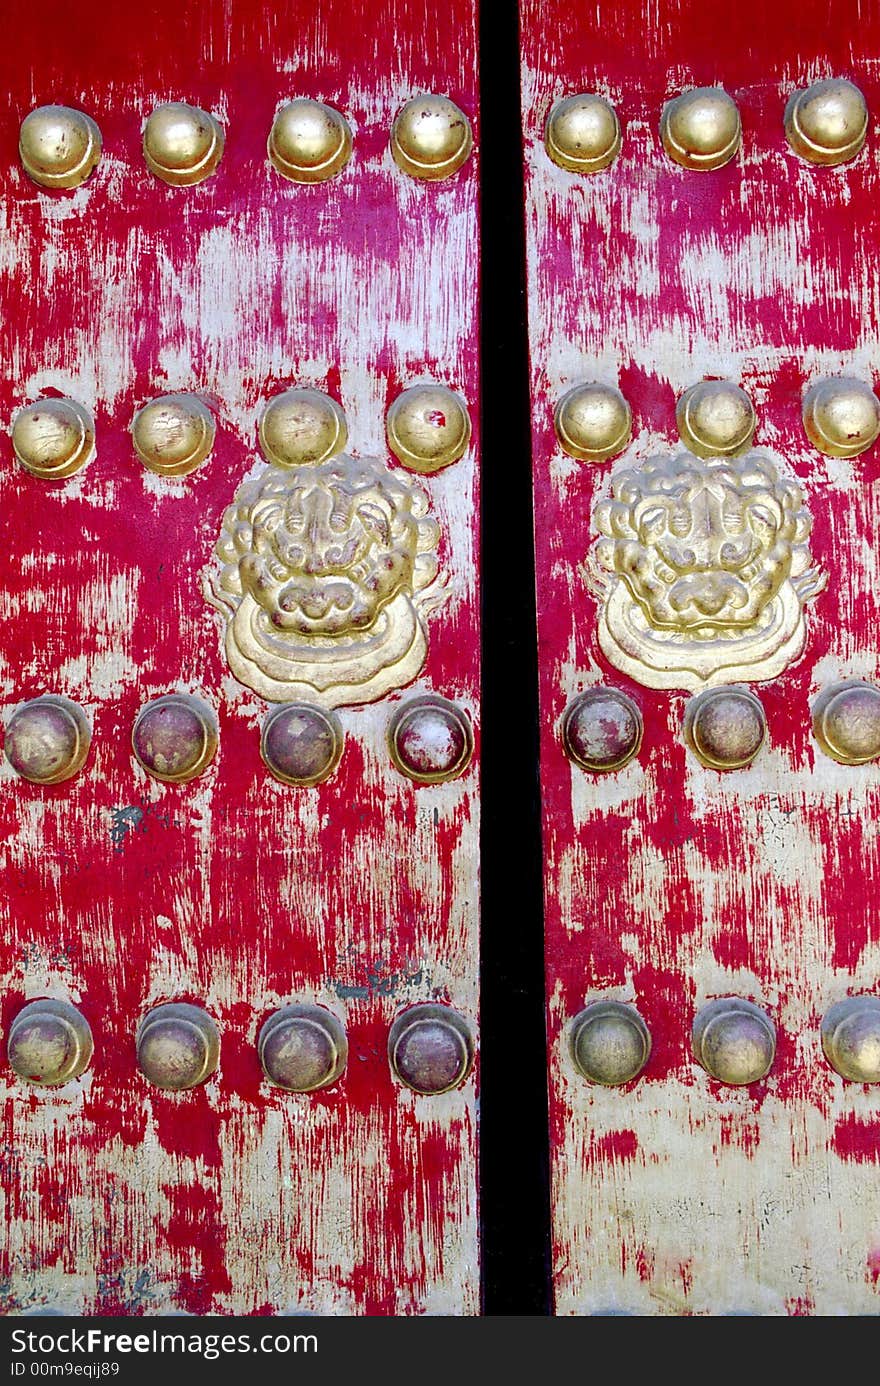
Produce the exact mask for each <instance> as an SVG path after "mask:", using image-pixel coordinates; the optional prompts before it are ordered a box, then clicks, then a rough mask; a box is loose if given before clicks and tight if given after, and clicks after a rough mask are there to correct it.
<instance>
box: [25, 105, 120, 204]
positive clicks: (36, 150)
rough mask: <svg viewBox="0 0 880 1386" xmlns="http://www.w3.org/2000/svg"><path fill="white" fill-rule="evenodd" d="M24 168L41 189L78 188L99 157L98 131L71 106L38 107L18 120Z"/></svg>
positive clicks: (90, 118) (88, 117) (80, 112)
mask: <svg viewBox="0 0 880 1386" xmlns="http://www.w3.org/2000/svg"><path fill="white" fill-rule="evenodd" d="M18 151H19V154H20V155H21V162H22V164H23V166H24V171H25V173H26V174H27V175H28V177H29V178H32V179H33V181H34V182H35V183H39V184H40V186H41V187H43V188H64V189H70V188H78V187H79V185H80V183H84V182H85V181H86V179H87V178H88V176H89V174H90V173H91V172H92V170H93V169H94V168H95V165H96V164H97V162H98V160H99V159H100V157H101V132H100V130H99V129H98V127H97V125H96V124H95V122H94V121H93V120H92V117H91V116H87V115H86V114H85V112H84V111H75V110H73V109H72V108H71V107H70V106H38V107H37V109H36V110H35V111H31V112H30V114H29V115H26V116H25V118H24V120H23V121H22V123H21V134H20V135H19V141H18Z"/></svg>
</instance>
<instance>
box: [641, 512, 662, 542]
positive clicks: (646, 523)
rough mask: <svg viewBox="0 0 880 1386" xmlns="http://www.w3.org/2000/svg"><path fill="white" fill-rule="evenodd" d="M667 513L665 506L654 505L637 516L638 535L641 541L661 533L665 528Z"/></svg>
mask: <svg viewBox="0 0 880 1386" xmlns="http://www.w3.org/2000/svg"><path fill="white" fill-rule="evenodd" d="M666 522H667V513H666V508H665V506H662V505H654V506H651V507H650V509H648V510H643V511H642V514H641V515H640V516H639V537H640V539H641V540H642V542H643V543H645V542H646V541H647V540H650V539H652V538H655V537H656V536H657V535H659V534H663V533H664V531H665V530H666Z"/></svg>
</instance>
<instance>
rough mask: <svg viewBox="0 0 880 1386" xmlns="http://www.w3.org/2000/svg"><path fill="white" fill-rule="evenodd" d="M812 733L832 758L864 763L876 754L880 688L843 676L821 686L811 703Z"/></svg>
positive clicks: (879, 754) (879, 745)
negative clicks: (829, 684) (827, 685)
mask: <svg viewBox="0 0 880 1386" xmlns="http://www.w3.org/2000/svg"><path fill="white" fill-rule="evenodd" d="M813 735H814V736H815V738H816V740H817V741H818V743H819V745H820V746H821V748H822V750H823V751H824V752H825V754H826V756H830V757H831V759H832V760H837V761H839V762H840V764H841V765H865V764H867V762H868V761H869V760H877V759H878V757H880V688H877V687H875V685H874V684H872V683H865V682H864V681H863V680H862V679H846V680H844V682H843V683H835V684H832V685H831V687H830V688H826V689H824V690H823V691H822V692H821V693H820V694H819V696H818V698H817V699H816V701H815V703H814V704H813Z"/></svg>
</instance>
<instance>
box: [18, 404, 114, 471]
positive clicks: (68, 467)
mask: <svg viewBox="0 0 880 1386" xmlns="http://www.w3.org/2000/svg"><path fill="white" fill-rule="evenodd" d="M12 449H13V451H14V453H15V456H16V458H17V459H18V461H19V462H20V463H21V465H22V467H24V469H25V471H27V472H30V474H31V476H37V477H39V478H40V479H41V480H42V481H63V480H64V478H65V477H68V476H73V474H74V472H78V471H79V470H80V469H81V468H82V467H84V466H85V465H86V463H87V462H88V461H89V460H90V458H91V457H92V456H93V454H94V451H95V424H94V420H93V419H92V416H91V414H90V413H89V411H88V409H86V408H85V407H84V406H83V405H82V404H78V403H77V402H76V400H73V399H41V400H38V401H37V402H36V404H28V405H26V406H25V408H24V409H20V410H19V412H18V413H17V414H16V416H15V418H14V419H13V422H12Z"/></svg>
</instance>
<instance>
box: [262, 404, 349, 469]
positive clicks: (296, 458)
mask: <svg viewBox="0 0 880 1386" xmlns="http://www.w3.org/2000/svg"><path fill="white" fill-rule="evenodd" d="M259 438H260V450H261V452H262V454H263V456H264V457H265V459H266V461H267V462H274V463H275V465H276V466H277V467H302V466H305V465H311V464H312V463H318V462H326V460H327V459H328V457H335V456H336V454H337V453H338V452H342V450H343V448H344V447H345V445H346V443H347V442H348V425H347V424H346V422H345V415H344V414H343V412H342V410H341V408H340V407H339V405H338V404H337V403H336V400H335V399H331V398H330V396H329V395H325V394H323V393H322V392H321V391H320V390H285V391H284V392H283V394H280V395H276V396H275V397H274V399H270V400H269V403H268V404H267V405H266V408H265V409H264V410H263V414H262V417H261V419H260V427H259Z"/></svg>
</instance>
